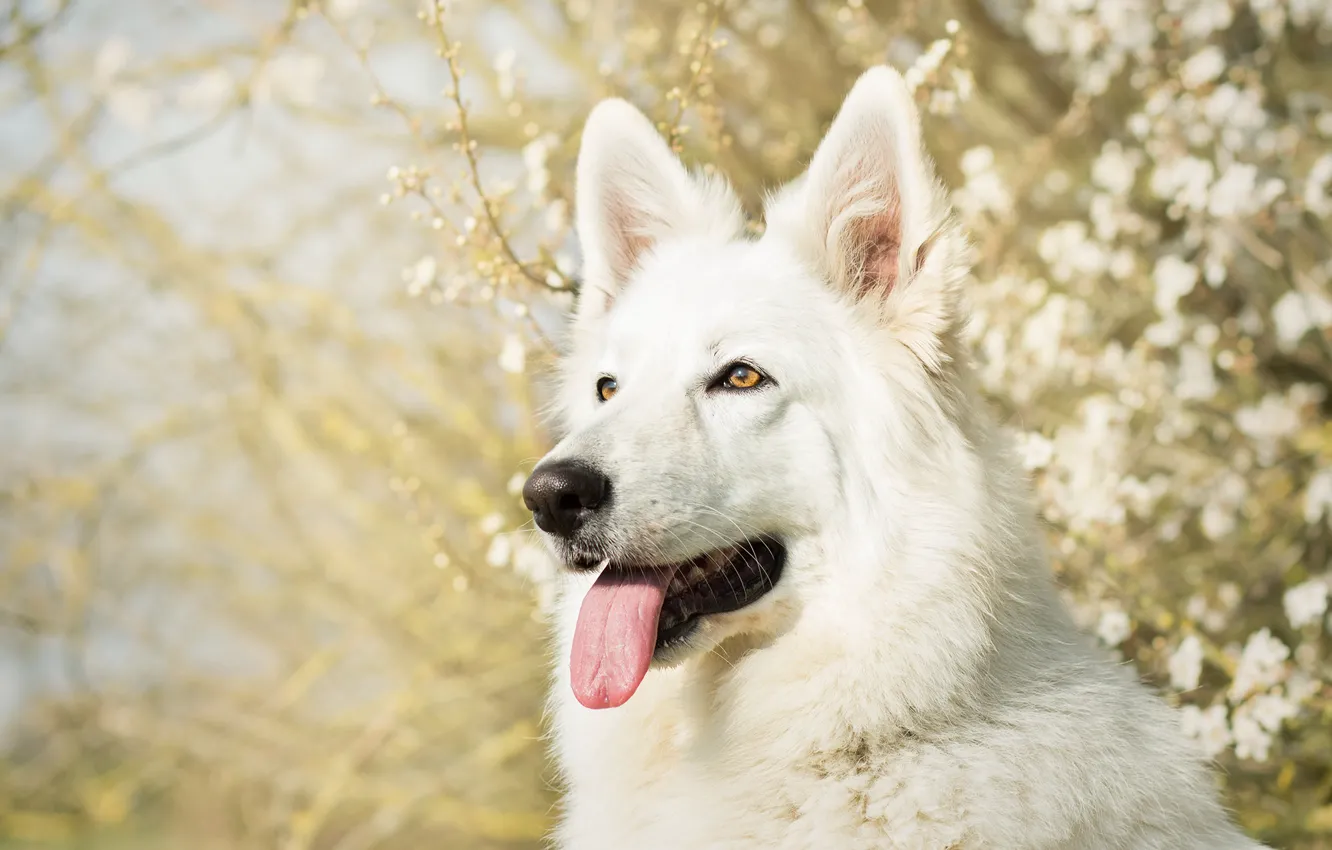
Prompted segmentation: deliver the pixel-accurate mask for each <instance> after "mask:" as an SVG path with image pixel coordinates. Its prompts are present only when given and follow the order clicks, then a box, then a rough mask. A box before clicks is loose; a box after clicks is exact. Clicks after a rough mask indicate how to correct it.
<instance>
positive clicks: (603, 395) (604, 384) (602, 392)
mask: <svg viewBox="0 0 1332 850" xmlns="http://www.w3.org/2000/svg"><path fill="white" fill-rule="evenodd" d="M619 388H620V387H619V385H618V384H616V383H615V379H614V378H611V377H604V378H602V379H600V380H599V381H597V398H599V399H601V400H602V401H610V400H611V396H613V395H615V391H616V390H618V389H619Z"/></svg>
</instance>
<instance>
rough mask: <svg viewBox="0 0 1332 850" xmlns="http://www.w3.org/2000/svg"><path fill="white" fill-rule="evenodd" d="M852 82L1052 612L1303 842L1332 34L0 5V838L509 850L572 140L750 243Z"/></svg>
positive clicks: (1316, 710) (1327, 497) (477, 8)
mask: <svg viewBox="0 0 1332 850" xmlns="http://www.w3.org/2000/svg"><path fill="white" fill-rule="evenodd" d="M883 62H888V63H890V64H893V65H895V66H896V67H898V68H900V69H902V70H903V71H905V72H906V73H907V75H908V78H909V81H910V82H911V84H912V85H913V86H914V87H915V90H916V94H917V99H918V102H919V103H920V105H921V108H922V110H923V112H924V113H925V122H926V132H927V136H928V141H929V146H930V148H931V150H932V151H933V153H934V155H935V156H936V158H937V159H938V161H939V168H940V171H941V174H942V176H943V177H944V179H945V180H946V182H948V184H949V185H950V187H951V188H952V189H953V191H954V200H955V203H956V206H957V208H958V212H959V215H960V216H961V218H962V219H963V221H964V223H965V224H966V226H967V228H968V229H969V231H970V233H971V235H972V238H973V247H974V257H973V261H974V278H975V279H974V281H973V282H972V283H971V286H970V290H969V294H970V298H971V300H972V303H973V307H974V310H975V313H976V320H975V322H974V324H973V327H972V330H971V338H972V342H973V344H974V349H975V351H976V354H977V357H978V358H979V359H980V362H981V364H982V374H983V378H984V383H985V387H986V389H987V391H988V392H989V393H990V394H991V396H992V401H993V403H994V406H995V410H996V412H997V413H998V415H999V416H1001V417H1002V419H1003V421H1004V422H1005V423H1006V425H1007V426H1008V427H1010V428H1012V429H1013V431H1014V432H1015V435H1016V437H1017V439H1018V440H1019V441H1020V445H1021V447H1022V451H1023V455H1024V458H1025V460H1026V463H1027V465H1028V467H1029V468H1030V470H1031V474H1032V477H1033V480H1034V483H1035V486H1036V488H1037V491H1038V493H1039V500H1040V504H1041V508H1042V510H1043V512H1044V516H1045V518H1046V520H1047V522H1048V528H1049V535H1050V543H1051V550H1052V552H1053V553H1054V557H1055V569H1056V570H1057V572H1058V574H1059V578H1060V580H1061V582H1062V583H1063V585H1064V587H1065V588H1066V594H1067V596H1068V599H1069V601H1070V604H1072V605H1073V606H1074V610H1075V611H1076V612H1077V615H1078V617H1079V619H1080V621H1081V622H1082V623H1083V624H1084V625H1085V627H1086V628H1087V629H1088V630H1090V631H1093V632H1095V633H1096V634H1097V635H1098V636H1099V637H1100V639H1101V640H1102V641H1103V642H1104V643H1105V644H1106V645H1108V646H1109V647H1111V648H1113V650H1114V651H1115V652H1118V653H1120V654H1122V656H1123V657H1124V658H1125V660H1126V662H1130V663H1134V664H1136V665H1137V667H1138V669H1139V670H1140V671H1141V672H1142V674H1143V675H1144V677H1146V678H1147V679H1148V680H1150V681H1151V682H1152V683H1153V684H1154V685H1156V686H1157V687H1159V688H1160V689H1162V691H1163V692H1164V693H1165V694H1166V695H1167V697H1168V698H1169V699H1170V700H1171V702H1172V703H1173V704H1175V705H1177V706H1178V708H1179V717H1180V723H1181V726H1182V728H1183V729H1184V731H1185V732H1186V733H1187V734H1188V735H1190V736H1191V737H1193V738H1194V739H1196V740H1197V743H1198V746H1199V747H1200V748H1202V749H1203V750H1204V751H1205V752H1207V753H1208V754H1209V755H1212V756H1214V757H1215V758H1216V759H1217V760H1218V762H1219V765H1220V767H1221V770H1220V771H1218V782H1220V783H1221V784H1222V785H1223V786H1224V790H1225V794H1226V798H1227V800H1228V802H1229V804H1230V805H1231V806H1232V807H1233V808H1234V809H1235V811H1236V812H1237V816H1238V818H1239V819H1240V820H1241V821H1242V822H1243V824H1244V825H1245V827H1246V828H1247V829H1249V830H1250V831H1252V832H1253V833H1254V834H1256V835H1258V836H1260V837H1262V838H1263V839H1265V840H1266V841H1268V842H1270V843H1272V844H1273V845H1274V846H1276V847H1281V848H1305V850H1311V848H1328V847H1332V684H1330V682H1332V663H1330V662H1329V660H1328V650H1329V648H1330V647H1329V639H1328V637H1327V634H1328V630H1329V628H1330V627H1332V623H1330V622H1329V618H1328V595H1329V572H1328V570H1329V558H1330V557H1332V527H1330V526H1329V515H1330V514H1332V462H1330V461H1332V427H1330V426H1329V424H1328V421H1327V417H1326V414H1327V412H1328V410H1329V407H1330V406H1332V398H1329V396H1328V389H1329V386H1330V385H1332V333H1329V328H1332V284H1330V279H1332V251H1330V250H1329V246H1330V244H1332V218H1330V216H1332V4H1329V3H1328V2H1327V1H1326V0H1101V1H1100V2H1095V3H1093V2H1092V0H937V2H928V3H926V2H920V0H755V1H754V2H746V0H724V2H723V0H705V2H685V3H679V2H663V0H489V2H484V1H483V0H447V2H444V3H442V4H440V5H438V6H436V5H432V4H431V3H430V2H429V0H427V3H426V4H425V5H421V4H419V3H417V2H415V0H323V2H316V1H315V0H305V2H287V3H284V2H279V0H211V2H210V1H209V0H197V2H173V1H172V0H115V2H113V0H33V2H26V0H8V2H5V3H0V246H2V247H0V847H3V848H6V850H11V848H86V849H87V850H94V849H95V850H130V848H134V850H139V848H142V850H157V848H177V847H191V848H204V850H207V848H217V850H231V849H232V848H270V847H271V848H281V850H369V848H419V847H441V848H443V847H447V848H454V847H457V848H536V847H538V846H540V839H541V835H542V833H543V830H544V829H545V828H546V825H547V823H548V819H549V817H550V813H551V810H552V806H553V805H554V804H555V802H556V800H557V799H558V788H557V787H556V785H555V778H554V775H553V772H552V771H551V769H550V767H549V765H548V764H547V762H546V760H545V755H544V748H543V744H542V738H541V736H542V734H543V727H542V711H541V698H542V692H543V690H544V687H545V677H546V670H547V669H548V661H547V657H546V652H545V649H544V647H543V637H544V625H543V611H544V606H545V605H546V603H547V602H548V599H549V593H550V590H549V578H550V571H551V569H552V567H551V565H550V564H549V563H548V562H547V561H546V560H545V559H544V557H543V556H542V555H541V554H540V553H539V551H538V550H537V548H536V547H535V546H534V543H533V541H532V540H531V539H530V538H529V536H528V535H529V532H528V530H527V528H528V526H527V525H526V523H527V517H526V516H525V515H524V512H523V511H522V509H521V505H520V504H519V503H518V500H517V498H516V492H517V487H518V486H520V485H521V482H522V480H523V476H524V474H525V472H526V471H527V470H529V469H530V468H531V465H532V464H533V462H534V461H535V460H536V459H537V458H538V457H539V456H540V455H541V453H542V452H543V450H544V447H545V446H546V445H547V438H546V436H545V435H544V434H543V432H542V431H541V429H540V427H539V418H538V417H537V415H536V413H537V411H538V409H539V408H540V406H541V403H542V401H543V398H544V395H543V390H542V381H541V378H542V377H543V375H546V374H548V370H549V366H550V364H551V360H552V356H553V354H554V352H555V351H556V350H557V346H558V344H559V340H560V334H561V330H562V318H561V317H562V315H563V314H564V312H565V310H566V309H567V308H568V306H569V304H570V300H571V295H572V291H573V290H574V289H575V288H576V277H575V275H576V271H577V263H578V258H577V246H576V244H575V241H574V240H573V237H572V234H571V232H570V212H571V211H570V200H571V186H570V180H571V176H572V170H573V162H574V157H575V154H576V150H577V145H578V140H579V132H580V128H581V124H582V120H583V117H584V116H585V115H586V113H587V111H588V109H589V108H590V106H591V105H592V104H593V103H594V102H595V101H596V100H597V99H599V98H600V97H603V96H606V95H611V94H616V95H620V96H624V97H628V98H629V99H631V100H633V101H634V102H635V103H637V104H638V105H640V106H641V107H642V108H643V109H644V110H645V111H647V112H648V113H649V114H650V115H651V116H652V117H653V118H654V119H655V120H657V121H659V122H660V127H661V128H662V131H663V133H664V134H665V135H666V136H667V137H668V138H669V139H670V140H671V142H672V143H673V144H674V145H675V146H676V147H677V149H679V150H680V151H681V153H682V155H683V156H684V157H685V159H686V160H688V161H689V162H691V163H694V164H696V165H699V166H700V167H704V168H708V169H711V168H719V169H720V170H721V171H722V172H724V173H725V174H727V175H728V176H729V177H730V178H731V179H732V180H733V181H734V182H735V184H736V186H737V188H738V189H739V190H740V192H741V193H742V194H743V196H744V198H745V199H746V203H747V205H748V208H749V210H750V212H751V213H752V214H753V215H754V216H755V221H754V227H755V230H760V229H761V228H762V221H761V206H760V201H761V198H762V194H763V192H764V191H765V190H766V189H769V188H772V187H773V186H775V185H776V184H777V183H778V182H779V181H782V180H785V179H788V178H790V177H792V176H794V175H795V174H797V173H799V171H800V170H801V168H802V166H803V164H804V163H805V162H806V161H807V159H808V156H809V155H810V153H811V152H812V149H813V146H814V144H815V143H816V141H817V140H818V138H819V137H820V136H821V134H822V132H823V131H824V130H825V129H826V127H827V125H828V123H829V122H830V120H831V119H832V116H833V114H834V111H835V110H836V108H837V106H838V104H839V103H840V101H841V99H842V97H843V95H844V94H845V92H846V90H847V88H848V87H849V85H850V83H851V81H852V80H853V79H854V78H855V77H856V76H857V74H858V73H859V72H860V71H861V70H862V69H864V68H866V67H868V66H870V65H873V64H877V63H883Z"/></svg>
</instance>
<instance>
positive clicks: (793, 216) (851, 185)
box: [769, 67, 961, 367]
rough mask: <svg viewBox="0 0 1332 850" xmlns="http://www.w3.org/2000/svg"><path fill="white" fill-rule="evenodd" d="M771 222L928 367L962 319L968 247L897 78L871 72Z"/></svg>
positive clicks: (781, 198)
mask: <svg viewBox="0 0 1332 850" xmlns="http://www.w3.org/2000/svg"><path fill="white" fill-rule="evenodd" d="M775 206H776V208H775V209H772V210H770V212H769V222H770V229H772V225H773V223H774V220H775V223H776V226H777V228H779V229H780V230H781V231H782V232H783V233H786V234H791V235H792V236H793V237H794V238H795V240H796V242H797V244H798V245H799V246H800V248H801V249H802V250H803V251H804V253H805V254H806V255H807V258H808V259H810V260H812V261H813V263H814V264H815V265H816V266H817V267H818V268H819V270H820V272H821V273H822V274H823V276H824V277H825V279H826V280H828V282H829V283H830V284H831V285H832V286H834V287H836V288H838V289H839V290H841V291H843V292H845V293H846V294H847V295H849V296H850V297H852V298H854V299H856V300H857V301H861V302H863V303H866V304H868V305H869V306H871V307H873V308H874V309H875V310H876V311H877V314H878V317H879V319H880V322H881V324H882V325H883V326H885V327H887V328H889V329H890V330H892V331H893V332H894V335H895V336H897V337H898V338H899V339H901V341H902V342H903V343H905V344H906V345H908V346H909V347H910V348H912V350H914V351H915V352H916V354H917V356H918V357H920V359H921V360H922V361H924V362H925V363H926V365H927V366H930V367H936V366H937V365H938V363H939V360H940V359H941V358H942V357H944V356H946V355H945V354H944V349H943V348H941V347H940V346H939V344H938V337H939V336H940V335H941V334H942V333H943V332H944V331H945V329H946V328H947V327H948V326H949V323H950V322H951V321H952V320H953V318H954V316H955V297H956V296H955V289H956V285H957V282H958V279H959V278H960V276H961V275H960V271H959V269H960V265H961V264H960V262H959V258H960V253H961V243H960V241H959V238H960V237H958V236H957V234H956V232H955V229H954V228H953V227H952V226H951V224H950V216H949V212H948V205H947V203H946V201H945V200H944V196H943V192H942V189H941V187H940V186H939V183H938V181H937V180H936V178H935V176H934V170H933V167H932V166H931V164H930V161H929V158H928V157H927V156H926V154H925V152H924V150H923V149H922V145H921V136H920V118H919V115H918V113H917V111H916V106H915V103H914V102H913V100H912V96H911V92H910V90H909V89H908V88H907V85H906V81H905V80H903V79H902V76H901V75H900V74H898V73H897V72H896V71H894V70H892V69H891V68H887V67H877V68H873V69H871V70H869V71H866V72H865V73H864V74H863V75H862V76H861V77H860V79H859V80H857V81H856V84H855V86H853V87H852V89H851V92H850V93H849V94H848V95H847V97H846V100H845V101H844V102H843V104H842V108H841V110H840V111H839V112H838V114H837V117H836V118H835V119H834V120H833V123H832V127H831V128H829V130H828V135H827V136H825V137H824V139H823V141H822V142H821V143H820V144H819V147H818V150H817V151H815V153H814V158H813V160H812V161H811V162H810V166H809V170H808V172H807V173H806V174H805V175H804V176H803V177H802V178H801V181H800V184H799V185H798V186H793V187H791V191H789V192H788V193H784V194H783V195H779V196H778V198H777V200H776V201H775Z"/></svg>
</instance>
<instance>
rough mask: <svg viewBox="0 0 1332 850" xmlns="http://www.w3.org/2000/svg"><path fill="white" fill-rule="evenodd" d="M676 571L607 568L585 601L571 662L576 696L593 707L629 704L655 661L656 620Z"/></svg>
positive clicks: (581, 701) (576, 627)
mask: <svg viewBox="0 0 1332 850" xmlns="http://www.w3.org/2000/svg"><path fill="white" fill-rule="evenodd" d="M674 574H675V571H674V570H672V569H669V568H666V569H654V570H617V569H615V568H613V567H606V568H605V569H603V570H602V571H601V575H599V576H597V581H596V583H595V584H593V585H592V589H591V590H589V591H588V592H587V596H585V597H584V598H583V607H582V608H581V609H579V611H578V625H577V626H575V627H574V638H573V651H572V652H571V653H570V658H569V672H570V679H571V681H572V684H573V692H574V696H576V697H577V698H578V701H579V702H580V703H582V704H583V705H585V706H587V707H588V708H617V707H619V706H621V705H624V704H625V703H626V702H628V701H629V697H631V696H633V695H634V691H636V690H638V686H639V685H640V684H641V683H642V681H643V677H644V676H646V675H647V669H648V664H650V663H651V662H652V650H653V649H654V648H655V647H656V644H657V619H658V618H659V617H660V616H661V605H662V603H663V602H664V601H665V600H666V585H668V584H670V582H671V577H672V576H673V575H674Z"/></svg>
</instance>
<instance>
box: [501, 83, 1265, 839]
mask: <svg viewBox="0 0 1332 850" xmlns="http://www.w3.org/2000/svg"><path fill="white" fill-rule="evenodd" d="M577 179H578V186H577V204H578V231H579V237H580V239H581V241H582V246H583V253H584V257H585V263H586V266H585V281H584V289H583V292H582V295H581V298H580V301H579V304H578V307H577V315H576V318H575V320H574V323H573V344H572V350H571V351H570V352H569V354H568V356H567V357H566V358H565V361H564V368H563V371H562V384H561V392H560V395H561V409H560V411H559V413H560V416H561V424H562V426H563V428H564V433H565V436H564V438H563V439H562V440H561V441H560V443H559V444H558V445H557V446H556V447H555V449H554V450H553V451H552V452H551V453H550V454H549V455H548V456H547V457H546V458H544V459H543V460H542V462H541V463H540V464H539V465H538V466H537V468H536V470H535V471H534V472H533V474H532V476H531V478H530V479H529V481H528V483H527V485H526V487H525V489H524V495H525V498H526V502H527V505H528V507H529V508H530V509H531V510H532V511H533V513H534V515H535V519H536V522H537V525H538V526H540V528H541V529H542V530H543V531H544V532H546V535H545V536H546V537H547V538H548V539H549V541H550V542H551V544H552V545H553V546H554V548H555V550H556V552H557V554H558V556H559V557H560V559H561V560H562V561H563V562H564V563H565V564H568V565H569V567H570V569H569V570H568V571H567V577H566V582H567V587H566V588H565V589H564V592H563V595H562V597H561V598H562V602H561V604H560V614H559V628H558V649H559V653H558V658H559V664H558V673H557V681H556V686H555V688H554V693H553V702H552V708H553V715H554V716H553V722H554V737H555V746H556V750H557V755H558V760H559V765H560V768H561V771H562V775H563V778H564V780H565V781H566V782H567V797H566V800H565V805H564V812H563V816H562V818H561V821H560V824H559V826H558V828H557V833H556V836H555V844H556V845H557V846H558V847H560V848H567V850H603V848H604V850H696V849H697V848H741V850H743V849H744V848H765V850H766V849H767V848H802V850H814V848H829V850H847V849H848V848H1001V849H1002V850H1008V848H1070V850H1071V849H1072V848H1076V850H1098V848H1105V849H1106V850H1109V848H1119V850H1129V848H1133V850H1141V849H1143V848H1162V850H1164V848H1170V850H1184V848H1196V850H1204V848H1205V850H1227V848H1255V847H1259V846H1260V845H1258V844H1255V843H1254V842H1252V841H1251V840H1249V839H1246V838H1244V837H1243V836H1242V835H1241V834H1240V833H1239V832H1238V831H1237V830H1236V829H1235V828H1234V827H1233V826H1231V825H1230V823H1229V822H1228V820H1227V817H1226V814H1225V813H1224V811H1223V810H1222V807H1221V805H1220V803H1219V802H1218V797H1217V794H1216V793H1215V790H1214V788H1213V784H1212V781H1211V779H1210V778H1209V774H1208V771H1207V769H1206V767H1205V765H1203V764H1202V763H1201V760H1200V758H1199V757H1198V756H1197V755H1196V753H1195V749H1194V747H1193V746H1192V745H1191V744H1190V743H1189V742H1187V741H1186V740H1185V739H1184V738H1183V737H1182V736H1181V734H1180V733H1179V731H1178V727H1179V723H1178V721H1177V719H1176V717H1175V716H1174V714H1173V713H1172V712H1171V710H1170V709H1169V708H1168V707H1167V706H1166V705H1165V704H1164V703H1163V702H1162V701H1160V700H1159V699H1158V698H1157V697H1155V696H1154V695H1152V694H1151V693H1149V692H1148V691H1147V690H1146V689H1145V688H1144V687H1143V686H1141V685H1140V684H1139V683H1138V681H1137V680H1136V678H1135V676H1134V674H1133V671H1132V669H1131V668H1129V667H1127V666H1125V665H1121V664H1115V663H1114V662H1113V661H1112V660H1110V659H1109V658H1108V657H1106V656H1105V655H1104V654H1103V653H1102V652H1101V651H1099V650H1098V649H1097V648H1096V647H1094V646H1093V645H1092V644H1091V643H1090V642H1089V641H1088V640H1087V639H1086V638H1084V637H1083V636H1082V635H1081V634H1079V633H1078V631H1077V630H1076V629H1075V627H1074V626H1073V625H1072V623H1071V621H1070V619H1069V617H1068V616H1067V614H1066V612H1065V611H1064V610H1063V607H1062V606H1061V604H1060V602H1059V601H1058V597H1057V594H1056V592H1055V587H1054V583H1053V579H1052V577H1051V574H1050V571H1049V567H1048V563H1047V560H1046V556H1045V554H1044V553H1043V551H1042V542H1041V531H1040V528H1039V526H1038V523H1037V520H1036V515H1035V512H1034V509H1033V507H1032V505H1031V503H1030V499H1029V496H1028V484H1027V481H1026V480H1025V478H1024V475H1023V473H1022V471H1021V470H1020V468H1019V467H1018V465H1017V464H1016V463H1015V461H1014V459H1013V457H1012V454H1011V452H1010V451H1009V448H1008V446H1007V445H1006V444H1005V442H1004V440H1003V439H1002V438H1001V436H1000V432H999V430H998V429H997V428H996V426H995V425H994V423H992V421H991V420H990V418H989V417H988V416H987V414H986V413H985V411H984V409H983V405H982V403H981V400H980V396H979V394H978V392H977V389H976V386H975V379H974V376H973V374H972V369H971V367H970V365H969V362H968V357H967V354H966V351H965V350H964V347H963V345H962V343H961V342H960V341H959V331H960V327H961V324H962V322H963V320H964V312H963V311H962V309H961V304H960V299H959V292H958V289H959V285H960V281H961V280H962V279H963V277H964V268H963V262H964V261H963V251H964V247H963V241H962V237H961V235H960V234H959V232H958V230H957V228H956V226H955V225H954V223H953V221H952V218H951V216H950V212H949V208H948V205H947V200H946V196H945V194H944V192H943V190H942V188H941V187H940V185H939V184H938V182H937V181H936V179H935V177H934V174H933V171H932V166H931V164H930V162H929V160H928V158H927V156H926V154H925V153H924V151H923V150H922V146H921V139H920V131H919V123H918V117H917V113H916V110H915V108H914V106H913V103H912V98H911V95H910V94H909V92H908V89H907V88H906V85H905V83H904V82H903V80H902V78H901V77H900V76H899V75H898V74H897V73H896V72H894V71H891V70H888V69H886V68H877V69H874V70H871V71H869V72H868V73H866V74H865V75H864V76H863V77H862V78H861V79H860V81H859V82H857V83H856V85H855V87H854V89H852V91H851V93H850V95H849V96H848V97H847V100H846V102H845V104H844V105H843V107H842V109H841V112H840V113H839V115H838V116H837V119H836V121H835V122H834V123H833V126H832V128H831V130H830V131H829V133H828V136H827V138H826V139H825V140H824V141H823V143H822V144H821V145H820V146H819V148H818V151H817V152H816V153H815V155H814V158H813V161H812V163H811V165H810V168H809V171H808V173H807V174H806V175H805V176H804V177H802V178H801V179H800V180H799V181H798V182H797V183H795V184H793V185H792V186H790V187H788V188H787V189H785V190H784V191H783V192H782V193H781V194H780V195H778V196H777V197H776V198H775V199H774V200H773V201H772V202H771V203H770V205H769V207H768V210H767V230H766V232H765V233H764V235H763V237H762V238H761V239H757V240H753V239H747V238H745V236H744V234H743V221H742V215H741V211H740V207H739V205H738V203H737V202H736V199H735V198H734V196H733V195H732V194H731V192H730V190H729V188H728V187H727V186H726V185H724V184H723V183H721V182H717V181H707V180H703V179H700V178H696V177H692V176H691V175H690V174H689V173H688V172H687V171H686V170H685V168H684V167H683V166H682V165H681V164H680V162H679V161H678V160H677V159H676V158H675V156H674V155H673V154H672V153H671V151H670V150H669V148H668V147H667V145H666V144H665V143H664V141H663V140H662V139H661V138H660V137H659V136H658V135H657V133H656V132H655V130H654V129H653V127H652V125H651V123H650V122H649V121H648V120H647V119H646V118H645V117H644V116H643V115H642V114H641V113H639V112H638V111H637V110H635V109H634V108H633V107H632V106H630V105H629V104H627V103H625V102H623V101H620V100H608V101H605V102H603V103H602V104H600V105H599V106H597V107H596V109H595V110H594V111H593V112H592V114H591V117H590V118H589V119H588V122H587V127H586V130H585V132H584V136H583V142H582V150H581V152H580V154H579V162H578V176H577ZM598 709H600V710H598Z"/></svg>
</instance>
